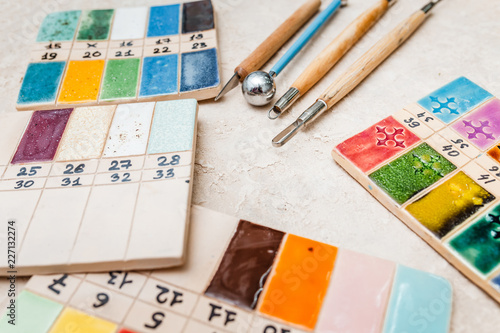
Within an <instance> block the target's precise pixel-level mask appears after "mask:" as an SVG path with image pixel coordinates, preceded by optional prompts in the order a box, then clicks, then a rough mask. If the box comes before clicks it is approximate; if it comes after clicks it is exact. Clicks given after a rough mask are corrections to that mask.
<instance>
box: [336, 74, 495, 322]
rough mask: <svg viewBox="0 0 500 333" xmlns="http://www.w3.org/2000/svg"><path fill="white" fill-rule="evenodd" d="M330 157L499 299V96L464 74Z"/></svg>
mask: <svg viewBox="0 0 500 333" xmlns="http://www.w3.org/2000/svg"><path fill="white" fill-rule="evenodd" d="M410 138H416V139H414V140H411V141H410ZM389 149H390V150H389ZM332 154H333V157H334V159H335V160H336V161H337V163H339V164H340V165H341V166H342V167H343V168H344V169H346V170H347V171H348V172H349V173H350V174H351V175H352V176H353V177H354V178H355V179H356V180H358V181H359V182H360V183H361V184H362V185H363V186H364V187H365V188H366V189H367V190H368V191H369V192H370V193H371V194H372V195H373V196H375V198H377V199H378V200H379V201H380V202H381V203H382V204H383V205H385V206H386V207H387V208H388V209H389V210H391V211H392V212H393V213H394V214H395V215H396V216H398V217H399V218H400V219H401V220H402V221H403V222H404V223H406V224H407V225H408V226H409V227H410V228H411V229H412V230H414V231H415V232H416V233H417V234H418V235H420V236H421V237H423V238H424V239H425V240H426V241H427V242H428V243H430V245H431V246H433V247H434V248H435V249H436V250H437V251H438V252H440V253H441V254H442V255H443V256H445V257H446V258H447V259H448V260H449V261H450V262H451V263H452V264H453V265H455V267H456V268H457V269H459V270H460V271H462V272H463V273H464V274H465V275H466V276H467V277H469V278H470V279H471V280H472V281H473V282H474V283H476V284H477V285H478V286H479V287H481V288H482V289H484V290H485V291H486V292H487V293H488V294H489V295H491V296H492V297H493V298H494V299H495V300H496V301H497V302H500V288H499V285H498V281H500V256H499V255H498V253H499V251H500V248H499V244H500V243H498V242H499V241H500V229H499V228H500V221H499V220H497V217H496V216H497V215H496V213H492V212H496V210H495V207H497V206H498V205H499V204H500V201H499V200H500V100H498V99H497V98H495V97H493V95H491V94H490V93H489V92H487V91H486V90H484V89H483V88H481V87H479V86H478V85H477V84H475V83H473V82H472V81H470V80H469V79H467V78H465V77H461V78H458V79H456V80H454V81H453V82H451V83H449V84H447V85H445V86H443V87H442V88H440V89H438V90H436V91H434V92H432V93H431V94H429V95H427V96H426V97H424V98H422V99H421V100H419V101H418V103H415V104H412V105H410V106H408V107H406V108H404V109H403V110H401V111H399V112H397V113H395V114H394V115H392V116H390V117H388V118H386V119H384V120H382V121H380V122H379V123H377V124H375V125H373V126H372V127H370V128H369V129H367V130H365V131H363V132H361V133H359V134H357V135H355V136H353V137H352V138H350V139H347V140H345V141H344V142H342V143H340V144H339V145H337V146H336V147H335V149H334V150H333V152H332ZM488 211H490V213H488ZM389 332H392V331H391V330H389Z"/></svg>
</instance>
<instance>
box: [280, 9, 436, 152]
mask: <svg viewBox="0 0 500 333" xmlns="http://www.w3.org/2000/svg"><path fill="white" fill-rule="evenodd" d="M439 1H441V0H433V1H431V2H429V3H428V4H427V5H425V6H424V7H423V8H422V9H420V10H418V11H417V12H416V13H414V14H413V15H411V16H410V17H409V18H408V19H406V20H404V21H403V22H401V23H400V24H399V25H398V26H397V27H396V28H395V29H394V30H392V31H391V32H390V33H389V34H387V35H386V36H385V37H383V38H382V39H381V40H380V41H379V42H377V43H376V44H375V45H374V46H373V47H372V48H371V49H370V50H368V52H366V53H365V54H364V55H363V56H362V57H361V58H360V59H358V60H357V61H356V62H355V63H354V64H353V65H351V67H349V69H347V71H346V72H345V73H344V74H343V75H341V76H340V77H339V78H338V79H337V80H336V81H335V82H333V83H332V85H330V86H329V87H328V88H327V90H326V91H325V92H324V93H323V94H322V95H321V97H320V98H319V99H317V100H316V102H315V103H314V104H313V105H312V106H311V107H309V109H307V110H306V111H304V112H303V113H302V114H301V115H300V116H299V117H298V118H297V120H295V122H293V124H291V125H290V126H288V127H287V128H286V129H285V130H283V131H282V132H281V133H280V134H278V135H277V136H276V137H275V138H274V139H273V140H272V143H273V146H275V147H281V146H283V145H284V144H285V143H287V142H288V141H289V140H290V139H291V138H292V137H293V136H294V135H295V134H297V132H298V131H299V130H300V129H301V128H302V127H304V126H306V125H307V124H308V123H310V122H312V121H313V120H315V119H316V118H317V117H318V116H319V115H320V114H322V113H323V112H324V111H326V110H328V109H330V108H331V107H332V106H334V105H335V104H337V102H339V101H340V100H341V99H342V98H344V97H345V96H346V95H347V94H348V93H349V92H351V91H352V90H353V89H354V88H355V87H356V86H357V85H358V84H360V83H361V82H362V81H363V80H364V79H365V78H366V77H367V76H368V75H369V74H370V73H371V72H373V71H374V70H375V68H377V67H378V66H379V65H380V64H381V63H382V62H383V61H384V60H385V59H387V58H388V57H389V56H390V55H391V54H392V53H393V52H394V51H395V50H396V49H397V48H398V47H399V46H400V45H401V44H403V43H404V42H405V41H406V40H407V39H408V38H409V37H410V36H411V35H412V34H413V33H414V32H415V30H417V28H418V27H420V25H421V24H422V23H423V22H424V21H425V19H426V18H427V17H428V16H429V12H430V11H431V9H432V8H433V7H434V6H435V5H436V4H437V3H438V2H439Z"/></svg>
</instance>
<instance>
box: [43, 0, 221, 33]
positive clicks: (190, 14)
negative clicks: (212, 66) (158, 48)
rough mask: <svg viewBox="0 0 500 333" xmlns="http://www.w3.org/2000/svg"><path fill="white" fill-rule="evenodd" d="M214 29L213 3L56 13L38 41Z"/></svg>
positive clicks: (47, 22) (44, 26)
mask: <svg viewBox="0 0 500 333" xmlns="http://www.w3.org/2000/svg"><path fill="white" fill-rule="evenodd" d="M181 13H182V14H181ZM181 15H182V16H181ZM213 28H214V12H213V7H212V3H211V1H196V2H188V3H184V4H174V5H167V6H154V7H150V8H148V7H137V8H119V9H116V10H114V9H106V10H86V11H83V12H82V11H80V10H74V11H66V12H56V13H52V14H49V15H47V17H46V18H45V19H44V21H43V23H42V25H41V27H40V29H39V31H38V36H37V39H36V41H37V42H58V41H72V40H73V39H75V35H76V40H77V41H88V40H92V41H101V40H108V39H111V40H126V39H139V38H144V37H145V36H146V37H160V36H169V35H177V34H179V33H180V32H181V33H191V32H197V31H202V30H210V29H213Z"/></svg>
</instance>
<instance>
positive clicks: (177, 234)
mask: <svg viewBox="0 0 500 333" xmlns="http://www.w3.org/2000/svg"><path fill="white" fill-rule="evenodd" d="M197 113H198V103H197V102H196V100H194V99H189V100H175V101H163V102H156V103H155V102H147V103H133V104H120V105H118V106H115V105H101V106H84V107H78V108H74V109H73V108H66V109H56V110H43V111H35V112H16V113H5V114H2V115H1V117H0V142H2V145H1V146H0V202H1V204H0V218H2V219H3V220H4V221H5V222H4V223H5V225H6V226H5V229H4V230H2V231H0V244H7V222H9V233H8V234H9V239H11V240H10V241H9V242H14V243H15V244H16V247H17V253H16V256H15V257H16V259H17V263H16V264H17V266H16V270H17V274H18V275H32V274H54V273H60V272H65V273H70V272H71V273H72V272H97V271H101V272H102V271H107V270H110V269H116V270H132V269H154V268H165V267H171V266H178V265H181V264H183V260H184V251H185V243H186V241H187V240H186V234H187V233H186V231H187V227H188V223H189V212H190V211H191V208H190V207H191V204H190V202H191V189H192V182H191V179H192V175H193V170H194V152H195V148H196V118H197ZM7 219H11V220H7ZM166 239H167V240H168V241H165V240H166ZM10 263H12V262H11V261H7V260H4V261H0V276H5V275H8V271H9V270H12V268H11V267H9V264H10ZM111 267H112V268H111ZM0 331H2V330H1V329H0Z"/></svg>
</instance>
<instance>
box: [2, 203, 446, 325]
mask: <svg viewBox="0 0 500 333" xmlns="http://www.w3.org/2000/svg"><path fill="white" fill-rule="evenodd" d="M190 239H191V242H190V243H189V251H188V260H187V262H186V265H185V266H182V267H179V268H175V269H170V270H164V271H153V272H145V273H137V272H123V271H112V272H109V273H107V274H106V273H101V274H75V275H67V274H62V275H52V276H34V277H32V279H31V280H30V281H29V282H28V284H27V286H26V289H25V291H23V292H22V293H21V295H20V296H19V298H18V307H19V312H20V313H21V311H27V310H25V309H29V310H30V312H34V313H39V311H35V310H36V308H37V307H39V306H40V307H43V309H42V310H43V312H44V313H46V315H45V316H44V318H43V319H41V320H39V321H38V322H37V323H36V329H34V328H32V326H31V325H33V326H35V325H34V324H32V322H33V321H32V320H27V319H25V320H23V321H22V322H19V323H20V324H22V325H24V326H23V327H22V328H23V329H25V330H26V331H30V332H31V333H38V332H42V331H43V332H50V333H56V332H62V329H63V328H68V327H74V328H78V329H79V330H80V331H82V332H83V331H85V332H99V333H113V332H118V333H146V332H160V333H161V332H188V333H195V332H196V333H200V332H201V333H203V332H206V333H213V332H235V333H236V332H238V333H239V332H252V333H262V332H264V333H268V332H290V333H300V332H312V331H316V332H325V331H357V332H366V331H371V332H387V333H389V332H394V333H395V332H402V331H405V332H416V329H415V327H411V323H412V322H411V321H410V320H409V318H410V317H411V318H413V317H414V315H415V312H416V311H417V310H420V309H422V308H428V307H430V306H431V307H432V309H433V310H432V311H433V312H432V313H433V315H434V317H433V318H434V319H433V320H432V322H430V323H429V324H428V325H429V326H428V328H429V329H430V330H432V332H437V333H438V332H443V333H444V332H447V331H448V329H449V322H450V317H451V286H450V284H449V283H448V281H446V280H445V279H443V278H440V277H437V276H434V275H432V274H428V273H425V272H421V271H418V270H414V269H411V268H407V267H404V266H400V265H397V264H395V263H393V262H389V261H385V260H382V259H378V258H374V257H371V256H367V255H363V254H359V253H355V252H352V251H348V250H343V249H337V248H336V247H333V246H329V245H326V244H322V243H318V242H315V241H312V240H309V239H305V238H301V237H298V236H294V235H290V234H285V233H283V232H280V231H277V230H273V229H269V228H266V227H263V226H260V225H256V224H253V223H250V222H247V221H241V220H238V219H236V218H232V217H228V216H225V215H222V214H219V213H215V212H212V211H209V210H206V209H203V208H201V207H197V206H193V212H192V228H191V231H190ZM242 245H243V246H242ZM258 259H263V260H262V261H259V260H258ZM238 265H239V269H238V267H235V266H238ZM295 266H298V268H293V267H295ZM287 271H288V273H290V272H291V271H293V273H292V274H291V275H290V274H288V273H287ZM257 276H260V279H254V277H257ZM366 276H370V279H369V280H367V279H366ZM283 278H285V279H284V280H283ZM297 280H298V282H297ZM237 286H239V287H237ZM280 293H283V294H280ZM249 295H252V297H248V296H249ZM253 298H255V300H252V299H253ZM7 318H8V317H7V316H4V317H3V318H2V319H0V329H2V328H4V327H8V326H6V325H7V324H6V320H7ZM361 319H362V320H361Z"/></svg>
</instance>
